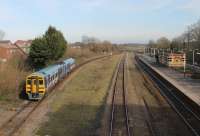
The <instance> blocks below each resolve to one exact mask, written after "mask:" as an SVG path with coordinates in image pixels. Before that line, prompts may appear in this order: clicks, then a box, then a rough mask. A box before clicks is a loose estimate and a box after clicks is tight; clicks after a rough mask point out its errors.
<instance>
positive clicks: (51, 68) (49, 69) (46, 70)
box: [31, 58, 75, 76]
mask: <svg viewBox="0 0 200 136" xmlns="http://www.w3.org/2000/svg"><path fill="white" fill-rule="evenodd" d="M74 62H75V60H74V59H73V58H69V59H66V60H64V61H62V62H60V63H58V64H54V65H51V66H48V67H47V68H43V69H41V70H39V71H37V72H35V73H33V74H31V75H40V76H47V75H51V74H52V73H55V72H56V71H58V69H59V67H60V66H61V65H62V64H73V63H74Z"/></svg>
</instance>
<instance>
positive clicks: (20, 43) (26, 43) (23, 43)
mask: <svg viewBox="0 0 200 136" xmlns="http://www.w3.org/2000/svg"><path fill="white" fill-rule="evenodd" d="M31 43H32V40H28V41H24V40H17V41H16V42H15V43H14V45H15V46H17V47H18V48H21V49H22V51H23V52H24V53H26V54H29V51H30V46H31Z"/></svg>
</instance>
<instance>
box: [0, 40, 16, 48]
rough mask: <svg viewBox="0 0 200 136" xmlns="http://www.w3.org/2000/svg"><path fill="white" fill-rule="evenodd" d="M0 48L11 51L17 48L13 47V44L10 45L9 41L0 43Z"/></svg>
mask: <svg viewBox="0 0 200 136" xmlns="http://www.w3.org/2000/svg"><path fill="white" fill-rule="evenodd" d="M0 47H3V48H11V49H16V48H17V47H15V46H13V44H12V42H11V41H10V40H3V41H0Z"/></svg>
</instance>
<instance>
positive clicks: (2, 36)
mask: <svg viewBox="0 0 200 136" xmlns="http://www.w3.org/2000/svg"><path fill="white" fill-rule="evenodd" d="M4 36H5V32H4V31H3V30H1V29H0V40H3V38H4Z"/></svg>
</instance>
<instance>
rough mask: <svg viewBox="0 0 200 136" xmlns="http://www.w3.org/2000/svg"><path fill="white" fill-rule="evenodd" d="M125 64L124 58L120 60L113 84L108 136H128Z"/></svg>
mask: <svg viewBox="0 0 200 136" xmlns="http://www.w3.org/2000/svg"><path fill="white" fill-rule="evenodd" d="M125 63H126V56H124V57H123V58H122V59H121V62H120V64H119V67H118V70H117V76H116V78H115V82H114V87H113V95H112V107H111V117H110V130H109V136H119V135H123V136H130V130H129V119H128V108H127V104H126V84H125V75H126V74H125V69H126V64H125Z"/></svg>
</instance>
